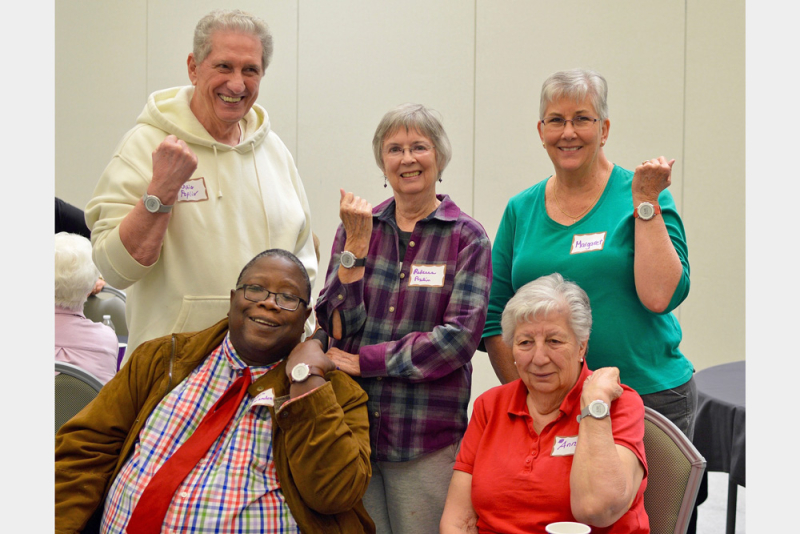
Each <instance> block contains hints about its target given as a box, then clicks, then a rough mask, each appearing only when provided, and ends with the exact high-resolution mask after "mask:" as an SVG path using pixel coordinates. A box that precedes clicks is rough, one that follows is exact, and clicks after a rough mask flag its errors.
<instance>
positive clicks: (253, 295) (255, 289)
mask: <svg viewBox="0 0 800 534" xmlns="http://www.w3.org/2000/svg"><path fill="white" fill-rule="evenodd" d="M240 289H244V298H246V299H247V300H249V301H250V302H263V301H265V300H267V299H268V298H269V296H270V295H275V304H277V305H278V307H279V308H282V309H284V310H286V311H295V310H296V309H297V308H298V307H299V306H300V303H301V302H302V303H303V304H305V305H306V306H308V302H306V301H305V300H303V299H301V298H300V297H296V296H294V295H290V294H289V293H275V292H274V291H270V290H269V289H264V288H263V287H261V286H254V285H248V284H242V285H239V286H236V290H237V291H238V290H240Z"/></svg>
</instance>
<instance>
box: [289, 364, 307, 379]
mask: <svg viewBox="0 0 800 534" xmlns="http://www.w3.org/2000/svg"><path fill="white" fill-rule="evenodd" d="M310 374H311V369H310V368H309V367H308V365H307V364H305V363H298V364H297V365H295V366H294V368H293V369H292V379H293V380H294V381H295V382H303V381H305V380H306V379H307V378H308V376H309V375H310Z"/></svg>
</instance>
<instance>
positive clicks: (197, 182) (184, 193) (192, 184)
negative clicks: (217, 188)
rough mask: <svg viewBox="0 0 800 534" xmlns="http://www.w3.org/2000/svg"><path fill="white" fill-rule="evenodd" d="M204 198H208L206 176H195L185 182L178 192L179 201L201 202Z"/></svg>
mask: <svg viewBox="0 0 800 534" xmlns="http://www.w3.org/2000/svg"><path fill="white" fill-rule="evenodd" d="M203 200H208V193H207V192H206V179H205V178H202V177H200V178H194V179H192V180H187V181H185V182H184V183H183V185H182V186H181V190H180V192H179V193H178V202H201V201H203Z"/></svg>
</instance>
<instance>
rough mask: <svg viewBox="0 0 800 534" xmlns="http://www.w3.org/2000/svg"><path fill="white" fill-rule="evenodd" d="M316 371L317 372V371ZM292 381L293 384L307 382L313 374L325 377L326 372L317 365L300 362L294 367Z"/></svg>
mask: <svg viewBox="0 0 800 534" xmlns="http://www.w3.org/2000/svg"><path fill="white" fill-rule="evenodd" d="M315 371H316V372H315ZM290 374H291V381H292V384H299V383H301V382H305V381H306V380H308V379H309V377H311V376H319V377H322V378H325V373H323V372H322V369H320V368H319V367H317V366H316V365H308V364H307V363H298V364H297V365H295V366H294V367H293V368H292V372H291V373H290Z"/></svg>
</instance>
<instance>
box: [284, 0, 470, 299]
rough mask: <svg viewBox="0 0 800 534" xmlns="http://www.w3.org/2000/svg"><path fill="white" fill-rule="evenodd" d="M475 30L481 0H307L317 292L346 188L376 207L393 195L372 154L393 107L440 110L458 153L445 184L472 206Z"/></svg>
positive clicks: (306, 160)
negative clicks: (397, 0) (400, 0)
mask: <svg viewBox="0 0 800 534" xmlns="http://www.w3.org/2000/svg"><path fill="white" fill-rule="evenodd" d="M421 13H424V15H425V16H420V14H421ZM473 35H474V13H473V11H472V4H471V3H470V4H468V3H465V2H463V1H461V0H449V1H441V2H426V1H424V0H415V1H412V2H406V3H404V4H403V5H402V7H399V6H398V5H397V4H394V3H390V2H373V1H367V0H350V1H347V2H327V1H322V0H319V1H305V2H301V4H300V47H299V50H300V54H299V56H300V67H299V97H298V106H299V116H298V128H299V143H298V150H297V159H298V165H299V169H300V173H301V175H302V177H303V181H304V183H305V186H306V190H307V191H308V195H309V198H310V202H311V211H312V214H313V217H314V220H313V225H314V231H315V233H316V234H317V235H318V236H319V238H320V241H321V247H320V252H321V260H320V270H321V271H322V273H323V275H322V276H320V279H319V280H318V282H317V284H316V289H315V294H316V293H317V292H318V291H319V290H320V289H321V288H322V286H323V280H322V279H321V278H322V277H323V276H324V271H325V270H326V269H327V266H328V262H329V259H330V249H331V245H332V243H333V236H334V233H335V231H336V228H337V226H338V224H339V198H340V194H339V189H340V188H344V189H345V190H347V191H352V192H354V193H355V194H357V195H359V196H361V197H364V198H366V199H367V200H368V201H369V202H371V203H372V204H373V206H374V205H377V204H378V203H380V202H382V201H383V200H385V199H386V198H388V197H389V196H391V189H390V188H386V189H384V187H383V173H382V172H381V170H380V169H379V168H378V166H377V165H376V163H375V160H374V158H373V155H372V136H373V134H374V133H375V128H376V127H377V125H378V122H379V121H380V119H381V117H383V115H384V113H386V112H387V111H388V110H389V109H390V108H392V107H394V106H396V105H398V104H401V103H404V102H416V103H421V104H425V105H426V106H428V107H432V108H434V109H435V110H437V111H439V112H440V114H441V115H442V120H443V123H444V126H445V130H446V131H447V134H448V137H449V138H450V142H451V144H452V145H453V159H452V160H451V162H450V164H449V166H448V167H447V169H446V170H445V172H444V175H443V180H444V181H443V183H441V184H439V185H438V191H439V192H441V193H447V194H449V195H451V197H452V198H453V199H454V200H455V202H456V203H458V204H459V206H460V207H461V208H462V209H464V211H466V212H467V213H471V212H472V114H473V65H474V56H473V50H474V41H473Z"/></svg>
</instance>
